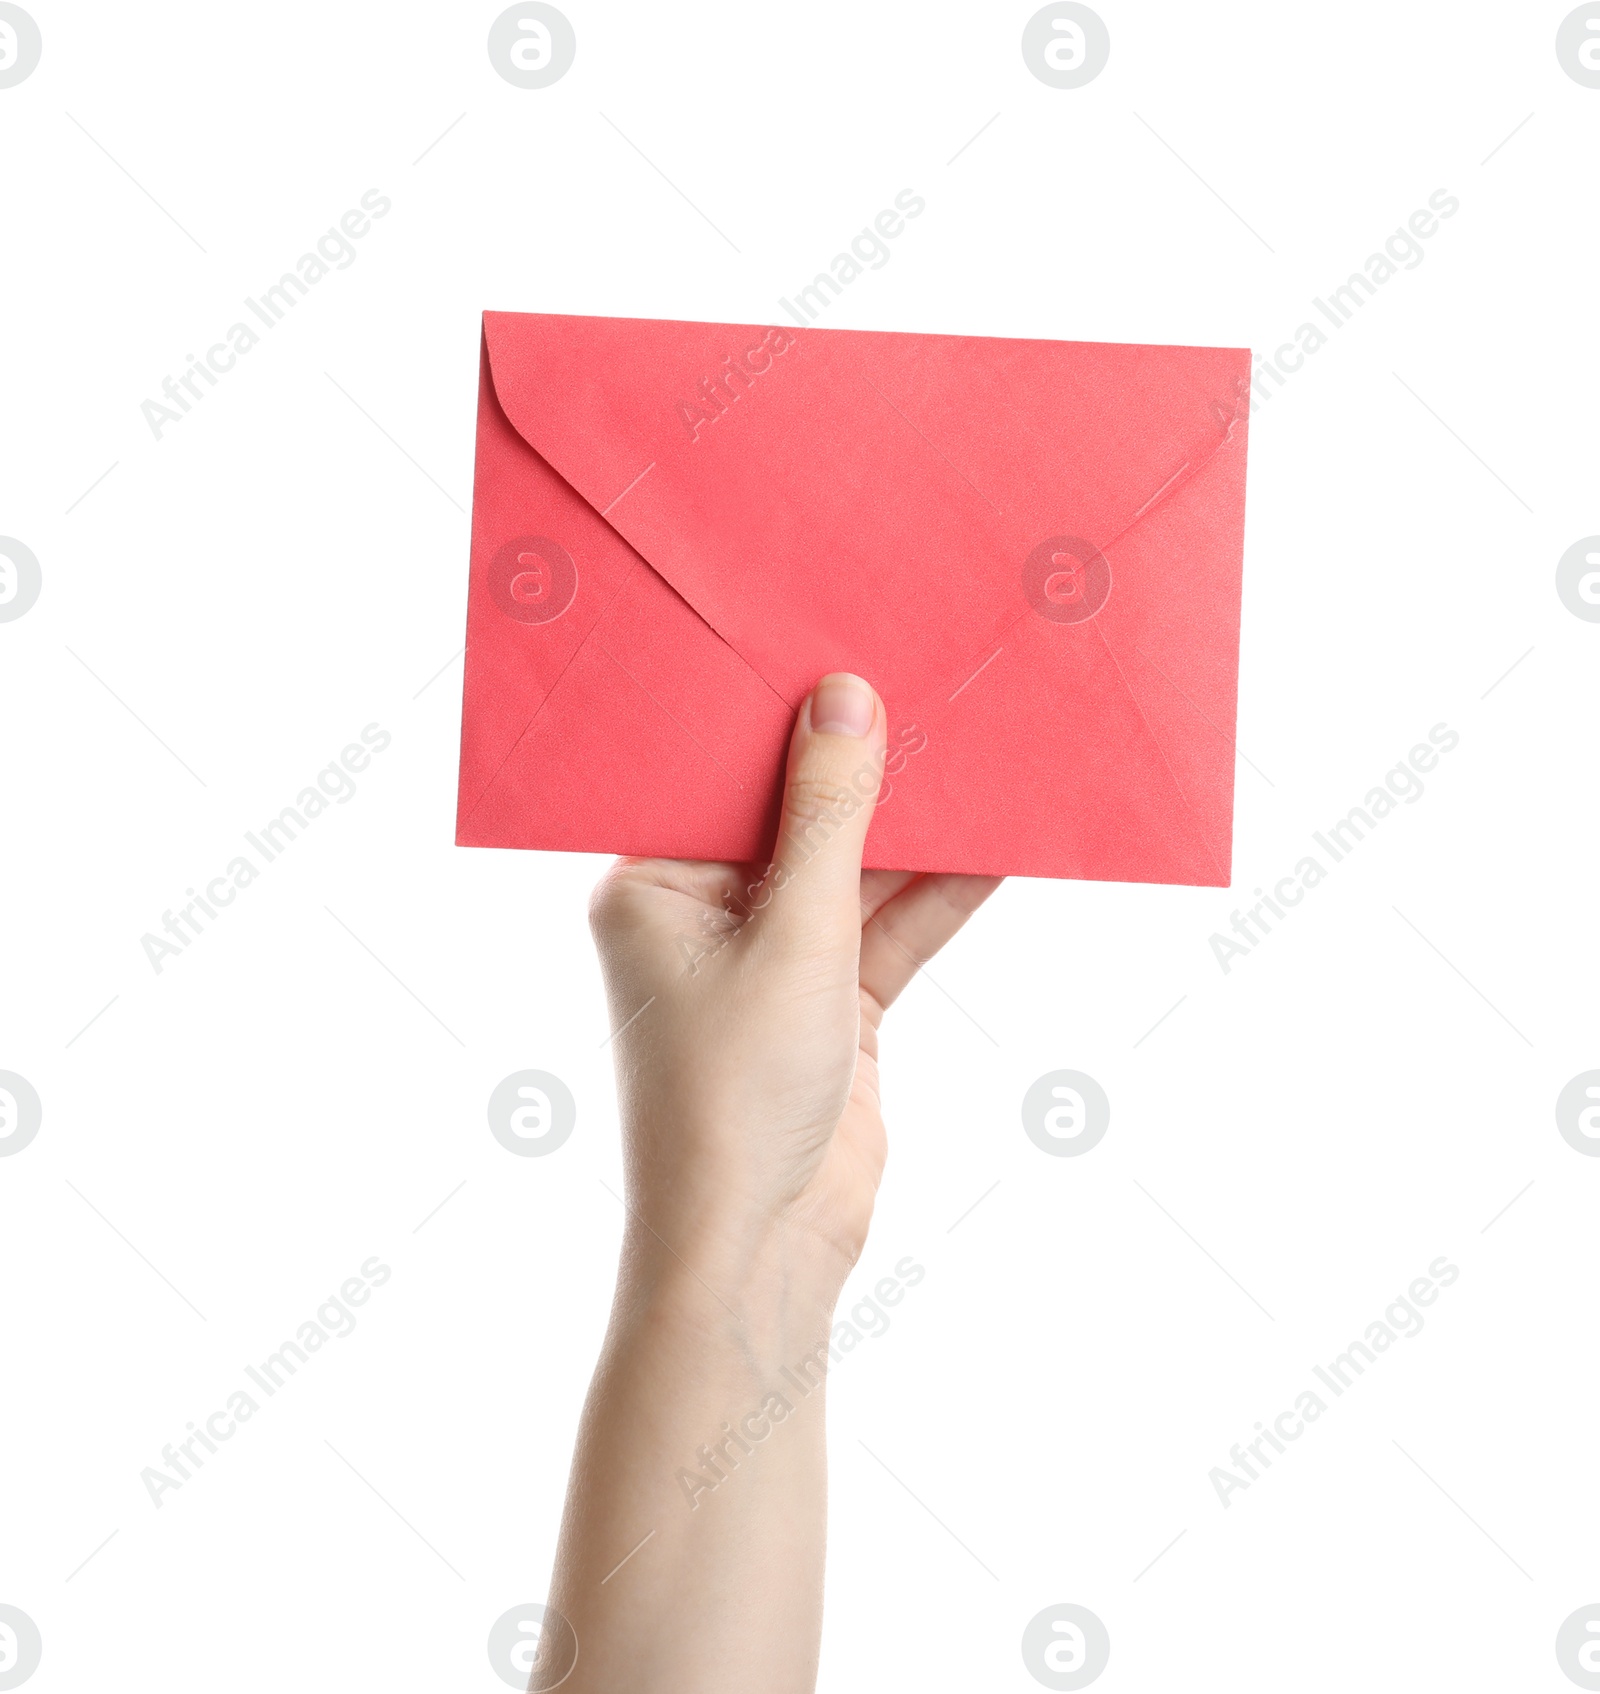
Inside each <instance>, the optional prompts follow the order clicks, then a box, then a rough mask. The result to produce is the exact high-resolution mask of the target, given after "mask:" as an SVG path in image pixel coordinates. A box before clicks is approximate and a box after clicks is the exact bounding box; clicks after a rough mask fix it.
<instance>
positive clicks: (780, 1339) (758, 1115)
mask: <svg viewBox="0 0 1600 1694" xmlns="http://www.w3.org/2000/svg"><path fill="white" fill-rule="evenodd" d="M884 730H885V724H884V711H883V706H882V703H881V702H880V701H879V700H878V697H877V695H876V694H874V693H873V691H872V690H871V689H870V688H869V687H868V686H867V684H866V683H864V682H862V681H860V680H859V679H858V678H856V677H851V676H828V677H824V678H823V679H822V681H821V682H820V683H818V684H817V686H816V688H815V689H814V690H813V692H812V694H811V696H810V698H809V699H808V700H807V701H806V702H805V704H804V705H803V706H802V707H801V709H800V718H799V722H798V724H797V725H796V727H795V732H794V740H793V742H792V744H791V746H790V750H789V764H788V772H787V779H786V784H785V790H784V809H783V819H782V824H781V826H780V829H779V833H778V841H777V846H776V848H775V850H774V855H773V860H774V862H773V863H772V864H771V865H769V866H765V867H753V866H739V865H713V864H676V863H672V862H670V861H668V860H663V859H627V860H623V861H622V862H621V863H619V864H618V865H617V866H616V868H615V869H614V870H613V871H612V872H611V874H610V875H609V876H608V877H607V878H606V879H605V881H604V882H603V883H602V884H601V885H600V887H599V889H598V890H597V891H596V893H595V899H594V905H593V914H592V915H593V923H594V931H595V937H596V939H597V941H598V943H599V947H600V957H601V962H602V964H603V966H604V968H605V976H606V984H607V989H608V992H609V995H610V1000H611V1020H612V1028H613V1029H614V1030H615V1031H616V1036H615V1049H616V1064H617V1077H618V1083H619V1092H620V1097H621V1106H622V1124H623V1136H624V1141H625V1149H626V1156H627V1167H628V1205H627V1210H628V1226H627V1230H626V1234H625V1237H624V1246H623V1260H622V1268H621V1271H620V1273H619V1275H618V1278H617V1294H616V1300H615V1302H614V1304H613V1307H612V1313H611V1325H610V1329H609V1330H608V1332H607V1335H606V1344H605V1348H604V1350H603V1352H602V1354H601V1357H600V1362H599V1364H598V1366H597V1367H596V1370H595V1375H594V1382H593V1385H592V1386H591V1388H590V1390H589V1401H588V1405H587V1406H586V1407H585V1410H584V1416H583V1425H582V1428H581V1429H580V1431H579V1436H578V1444H577V1452H576V1455H575V1457H574V1459H573V1467H572V1480H571V1483H570V1485H569V1488H568V1492H567V1511H566V1517H565V1520H564V1522H563V1525H562V1532H561V1545H560V1549H559V1551H558V1553H557V1557H556V1570H555V1575H554V1578H553V1581H552V1585H551V1604H552V1607H553V1608H554V1611H555V1613H556V1617H555V1618H554V1619H550V1618H547V1619H546V1629H545V1635H544V1637H543V1638H542V1639H541V1644H540V1652H539V1663H538V1664H537V1665H536V1666H535V1667H534V1673H533V1679H532V1682H531V1684H530V1686H531V1687H532V1688H534V1689H538V1690H545V1689H550V1688H555V1687H558V1686H559V1687H563V1688H565V1689H566V1690H567V1694H616V1690H618V1689H629V1690H637V1691H638V1694H749V1690H751V1689H757V1688H759V1689H761V1690H762V1691H763V1694H806V1691H807V1690H810V1689H811V1688H812V1687H813V1686H814V1683H815V1678H816V1666H817V1650H818V1644H819V1641H820V1636H821V1627H822V1560H823V1547H824V1540H825V1525H826V1487H825V1480H824V1479H825V1475H826V1457H825V1451H824V1444H823V1419H822V1410H823V1401H824V1393H823V1389H824V1386H825V1383H826V1377H827V1368H828V1364H829V1362H830V1359H831V1356H832V1355H831V1351H830V1342H831V1338H832V1323H833V1308H834V1305H835V1302H836V1301H837V1299H838V1295H839V1290H840V1288H841V1286H842V1284H843V1282H844V1279H845V1276H846V1274H847V1273H848V1271H849V1269H850V1266H851V1265H853V1264H854V1263H855V1261H856V1259H857V1258H858V1257H859V1255H860V1253H861V1247H862V1243H863V1241H864V1240H865V1239H866V1233H867V1224H868V1221H869V1220H870V1218H871V1216H872V1202H873V1196H874V1194H875V1193H876V1192H877V1187H878V1181H879V1178H880V1177H881V1176H882V1174H883V1163H884V1152H885V1142H884V1131H883V1119H882V1117H881V1115H880V1113H879V1108H878V1063H877V1055H878V1023H879V1020H880V1019H881V1018H882V1016H883V1012H884V1008H885V1007H886V1006H888V1005H889V1004H890V1003H891V1002H892V1001H893V1000H894V998H895V997H896V995H898V994H899V993H900V991H901V990H902V989H903V988H904V987H905V985H906V984H907V983H908V982H909V981H910V980H911V978H912V977H913V976H914V975H915V974H916V971H917V969H918V967H919V965H920V964H921V963H922V962H923V960H925V959H927V958H929V957H930V956H931V955H932V954H934V953H935V952H937V951H938V949H939V948H940V947H941V946H942V945H943V943H944V942H946V941H947V940H948V939H949V938H950V937H951V936H952V935H953V934H954V933H955V932H956V930H958V929H959V928H960V927H961V925H962V924H963V923H964V922H965V921H966V919H967V917H968V916H969V915H970V914H971V912H972V911H973V910H974V909H975V908H976V907H977V906H978V905H979V904H980V903H981V902H982V900H983V899H984V898H985V896H986V895H988V894H989V892H990V891H991V890H992V889H993V887H994V886H995V883H994V880H993V879H991V878H987V877H962V876H912V875H910V874H907V873H902V872H898V871H871V872H868V873H867V874H866V875H865V876H863V875H862V872H861V851H862V844H863V843H864V841H865V840H866V835H867V826H868V825H869V824H870V823H871V821H872V810H873V805H874V803H875V801H876V797H877V793H878V788H879V782H880V779H881V777H882V773H883V765H884V741H885V735H884Z"/></svg>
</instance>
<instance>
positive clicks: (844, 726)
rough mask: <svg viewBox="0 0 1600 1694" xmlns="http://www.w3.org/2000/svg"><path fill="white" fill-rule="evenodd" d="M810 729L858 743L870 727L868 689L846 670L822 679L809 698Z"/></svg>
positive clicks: (869, 696)
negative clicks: (846, 736)
mask: <svg viewBox="0 0 1600 1694" xmlns="http://www.w3.org/2000/svg"><path fill="white" fill-rule="evenodd" d="M811 727H812V728H813V729H814V730H818V731H820V732H821V733H822V734H823V735H850V736H854V737H855V738H856V739H857V740H860V738H861V737H862V736H863V735H865V734H866V733H867V731H868V730H869V729H871V728H872V690H871V689H870V688H869V687H868V686H867V684H866V683H864V682H863V681H862V680H861V678H860V677H858V676H851V675H850V673H849V672H848V671H836V672H835V673H834V674H833V675H832V676H825V677H824V678H823V679H822V681H821V682H819V683H818V684H817V686H816V691H815V692H814V693H813V694H812V696H811Z"/></svg>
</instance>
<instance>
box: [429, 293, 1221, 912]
mask: <svg viewBox="0 0 1600 1694" xmlns="http://www.w3.org/2000/svg"><path fill="white" fill-rule="evenodd" d="M1249 366H1250V360H1249V354H1248V352H1247V351H1245V350H1243V349H1232V348H1200V347H1142V346H1122V345H1099V344H1090V343H1081V342H1056V341H1028V340H1001V339H993V338H988V337H978V336H949V335H910V334H894V333H880V332H874V331H852V330H829V329H798V328H792V329H774V328H769V327H767V326H760V325H741V324H701V323H678V322H660V321H655V320H648V319H625V318H577V317H557V316H543V315H532V314H521V313H502V312H490V313H486V314H485V317H484V343H483V363H482V379H481V391H480V398H479V414H478V442H477V467H476V476H475V483H474V492H473V522H472V561H471V586H470V592H469V601H468V614H467V653H466V682H465V695H464V709H463V719H462V746H461V785H460V796H459V811H458V822H457V840H458V841H459V842H461V843H462V844H464V845H470V846H488V847H522V848H560V849H568V850H579V851H593V852H605V853H643V854H659V855H665V856H671V857H692V858H714V859H739V860H759V859H761V858H763V857H764V856H765V855H766V854H767V852H768V851H769V850H770V847H771V843H772V834H773V828H774V825H775V820H776V812H777V802H778V790H779V783H780V778H781V772H782V768H783V756H784V750H785V747H786V744H787V739H788V734H789V728H790V724H791V721H792V715H793V710H794V707H795V706H796V705H797V704H798V702H799V701H800V700H801V699H802V698H803V697H804V695H805V693H806V691H807V690H808V689H809V688H810V687H811V685H812V684H813V683H814V682H815V681H816V679H817V678H818V677H819V676H821V675H822V674H824V673H825V672H827V671H830V670H851V671H856V672H858V673H859V674H860V675H862V676H865V677H866V678H868V679H869V680H870V681H871V682H872V683H873V684H874V686H875V687H876V688H877V689H878V691H879V693H880V694H881V695H882V696H883V699H884V702H885V704H886V706H887V708H888V713H889V723H890V729H889V745H890V754H891V759H890V774H889V776H888V779H887V788H888V791H889V792H888V795H887V798H886V799H885V800H884V801H883V802H881V803H880V807H879V810H878V813H877V816H876V818H875V819H874V822H873V826H872V831H871V834H870V836H869V838H868V843H867V863H868V864H869V865H872V866H876V867H882V868H894V869H901V870H918V871H935V870H939V871H975V872H986V873H1003V874H1021V875H1031V876H1054V877H1083V878H1095V879H1103V880H1121V881H1142V882H1146V881H1147V882H1174V883H1205V884H1226V883H1227V881H1228V874H1229V863H1230V856H1231V846H1232V804H1233V764H1234V752H1233V739H1232V738H1233V733H1234V714H1235V698H1236V688H1237V675H1238V629H1239V589H1240V560H1241V552H1242V545H1243V530H1244V482H1245V437H1246V415H1245V414H1246V409H1247V399H1248V395H1247V388H1246V385H1247V383H1248V379H1249Z"/></svg>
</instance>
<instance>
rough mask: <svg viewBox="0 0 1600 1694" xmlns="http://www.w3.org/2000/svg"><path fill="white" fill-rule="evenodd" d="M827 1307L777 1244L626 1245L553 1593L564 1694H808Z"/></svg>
mask: <svg viewBox="0 0 1600 1694" xmlns="http://www.w3.org/2000/svg"><path fill="white" fill-rule="evenodd" d="M837 1293H838V1288H837V1283H836V1272H835V1268H834V1267H832V1266H823V1265H817V1264H815V1263H813V1262H812V1258H811V1256H810V1254H809V1253H808V1252H806V1251H803V1250H796V1249H795V1248H794V1247H793V1245H792V1244H787V1243H784V1242H783V1241H781V1240H778V1239H767V1240H763V1241H761V1242H760V1243H759V1244H758V1245H757V1246H755V1247H751V1248H741V1249H739V1250H737V1251H731V1252H730V1251H711V1250H701V1249H696V1248H686V1250H685V1257H683V1258H680V1257H678V1256H677V1255H676V1254H674V1253H673V1252H672V1251H671V1250H670V1249H668V1248H666V1247H665V1246H664V1245H663V1244H661V1243H660V1242H658V1241H656V1240H655V1239H653V1238H652V1237H651V1236H650V1234H649V1232H648V1231H647V1230H645V1229H643V1228H640V1229H638V1230H636V1231H634V1232H633V1237H632V1239H631V1240H630V1243H629V1248H628V1251H627V1252H626V1253H625V1255H624V1261H623V1268H622V1271H621V1273H620V1275H619V1279H618V1289H617V1298H616V1303H615V1306H614V1308H613V1313H612V1319H611V1325H610V1328H609V1331H608V1333H607V1336H606V1342H605V1347H604V1350H603V1352H602V1355H601V1358H600V1362H599V1365H598V1367H597V1369H596V1371H595V1376H594V1381H593V1384H592V1386H591V1388H590V1392H589V1399H588V1403H587V1405H586V1407H585V1410H584V1415H583V1421H582V1425H581V1428H580V1431H579V1439H578V1446H577V1451H576V1454H575V1457H574V1460H573V1467H572V1477H571V1482H570V1484H569V1488H568V1495H567V1507H566V1514H565V1518H564V1521H563V1525H562V1532H561V1542H560V1547H559V1550H558V1554H557V1559H556V1571H555V1576H554V1580H553V1583H552V1587H551V1596H550V1597H551V1604H552V1605H553V1606H554V1607H555V1609H556V1610H557V1611H558V1612H560V1613H561V1614H562V1615H563V1616H564V1617H565V1618H566V1619H567V1620H568V1622H569V1623H570V1624H571V1625H572V1627H573V1630H574V1631H575V1633H576V1638H577V1647H578V1654H577V1661H576V1665H575V1668H574V1669H573V1671H572V1674H571V1676H570V1677H569V1678H568V1679H567V1680H566V1681H565V1682H563V1683H562V1684H561V1686H562V1687H563V1689H564V1690H566V1691H567V1694H617V1691H618V1690H622V1689H627V1690H628V1691H629V1694H680V1691H681V1694H691V1691H692V1694H723V1691H727V1694H749V1690H750V1689H752V1688H757V1687H759V1688H761V1689H762V1690H763V1691H764V1694H766V1691H770V1694H806V1691H809V1690H810V1689H812V1688H813V1687H814V1685H815V1680H816V1663H817V1650H818V1642H819V1638H820V1633H821V1627H822V1569H823V1549H824V1538H825V1525H826V1458H825V1452H824V1431H823V1386H822V1382H823V1375H824V1372H825V1368H826V1364H827V1342H828V1331H829V1325H830V1321H831V1317H832V1309H833V1303H834V1300H835V1298H836V1297H837ZM561 1668H564V1667H561ZM558 1674H559V1671H558ZM536 1686H537V1681H536Z"/></svg>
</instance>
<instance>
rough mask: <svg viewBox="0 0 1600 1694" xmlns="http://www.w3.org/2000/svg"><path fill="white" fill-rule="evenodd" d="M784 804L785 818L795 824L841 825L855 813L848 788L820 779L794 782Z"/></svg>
mask: <svg viewBox="0 0 1600 1694" xmlns="http://www.w3.org/2000/svg"><path fill="white" fill-rule="evenodd" d="M783 800H784V810H785V812H786V814H787V815H788V817H789V819H790V821H791V822H792V823H796V824H823V825H831V824H840V823H843V822H844V821H845V818H846V817H847V816H848V815H849V813H850V811H851V809H852V804H851V794H850V790H849V789H848V788H846V787H844V786H843V785H842V784H840V783H837V782H829V781H828V780H827V779H826V778H825V777H818V776H797V777H794V778H792V779H791V780H790V782H789V785H788V788H787V789H786V791H785V793H784V797H783Z"/></svg>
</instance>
